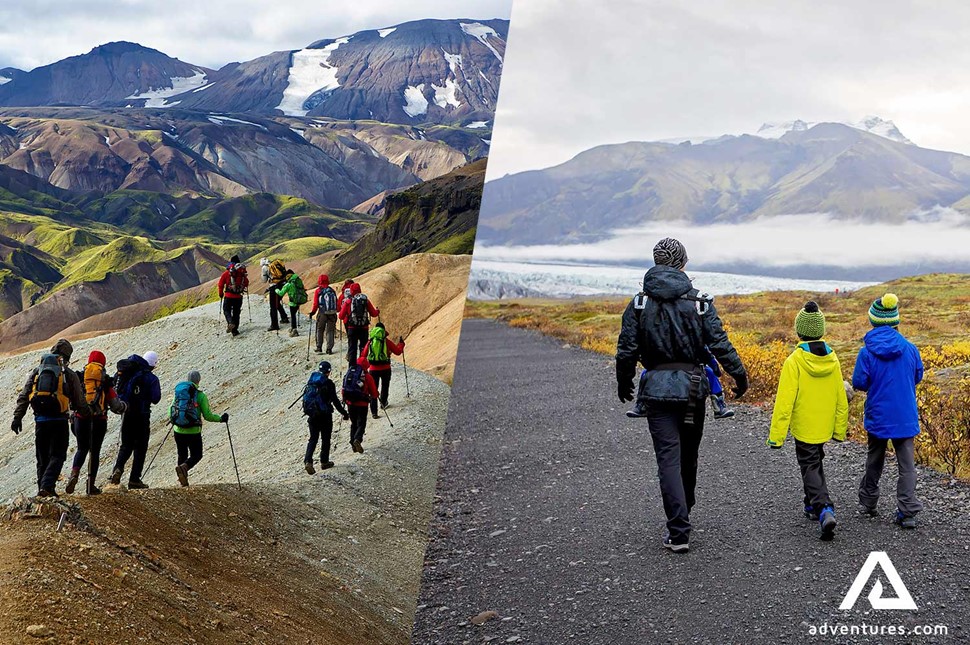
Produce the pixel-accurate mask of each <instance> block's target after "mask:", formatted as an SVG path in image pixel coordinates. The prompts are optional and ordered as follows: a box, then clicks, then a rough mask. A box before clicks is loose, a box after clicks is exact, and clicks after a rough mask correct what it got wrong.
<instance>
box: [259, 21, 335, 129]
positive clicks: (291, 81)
mask: <svg viewBox="0 0 970 645" xmlns="http://www.w3.org/2000/svg"><path fill="white" fill-rule="evenodd" d="M348 42H350V36H346V37H343V38H338V39H336V40H335V41H333V42H332V43H330V44H329V45H327V46H326V47H324V48H323V49H301V50H299V51H295V52H293V62H292V64H291V65H290V75H289V78H288V79H287V86H286V89H285V90H283V98H282V99H281V100H280V104H279V105H277V106H276V109H277V110H279V111H281V112H282V113H283V114H285V115H287V116H306V115H307V112H309V110H306V109H304V107H303V106H304V104H305V103H306V101H307V99H309V98H310V97H311V96H312V95H313V94H315V93H317V92H319V91H322V90H326V91H332V90H335V89H337V88H338V87H340V81H338V80H337V68H336V67H333V66H332V65H330V64H329V63H328V61H329V60H330V55H331V54H332V53H334V52H335V51H337V48H339V47H340V46H341V45H346V44H347V43H348Z"/></svg>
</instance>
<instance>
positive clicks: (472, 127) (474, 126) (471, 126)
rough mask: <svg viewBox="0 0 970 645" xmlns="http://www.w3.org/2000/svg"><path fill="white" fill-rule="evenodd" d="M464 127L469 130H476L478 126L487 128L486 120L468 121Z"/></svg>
mask: <svg viewBox="0 0 970 645" xmlns="http://www.w3.org/2000/svg"><path fill="white" fill-rule="evenodd" d="M465 127H466V128H468V129H470V130H477V129H479V128H487V127H488V121H472V122H471V123H469V124H468V125H466V126H465Z"/></svg>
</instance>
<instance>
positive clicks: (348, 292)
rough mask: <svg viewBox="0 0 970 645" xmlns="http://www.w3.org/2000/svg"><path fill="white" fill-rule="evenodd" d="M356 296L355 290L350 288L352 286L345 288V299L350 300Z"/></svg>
mask: <svg viewBox="0 0 970 645" xmlns="http://www.w3.org/2000/svg"><path fill="white" fill-rule="evenodd" d="M353 297H354V292H353V291H351V290H350V287H347V288H346V289H344V300H350V299H351V298H353Z"/></svg>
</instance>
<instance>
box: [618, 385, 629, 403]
mask: <svg viewBox="0 0 970 645" xmlns="http://www.w3.org/2000/svg"><path fill="white" fill-rule="evenodd" d="M616 395H617V396H618V397H619V398H620V403H625V402H627V401H632V400H633V381H617V382H616Z"/></svg>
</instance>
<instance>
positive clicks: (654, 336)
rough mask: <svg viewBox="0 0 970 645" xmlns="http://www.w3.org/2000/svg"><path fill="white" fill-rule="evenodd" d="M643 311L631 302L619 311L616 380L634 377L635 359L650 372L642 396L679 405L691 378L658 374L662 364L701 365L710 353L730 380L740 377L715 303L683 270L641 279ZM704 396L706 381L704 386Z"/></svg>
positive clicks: (659, 270) (657, 270) (657, 271)
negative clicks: (658, 367)
mask: <svg viewBox="0 0 970 645" xmlns="http://www.w3.org/2000/svg"><path fill="white" fill-rule="evenodd" d="M643 293H644V294H645V295H646V296H647V297H646V298H645V299H642V300H644V301H645V302H642V303H641V304H642V306H643V309H638V308H637V300H638V299H637V298H634V299H633V300H632V301H631V302H630V304H629V305H627V308H626V311H625V312H623V328H622V329H621V330H620V337H619V338H618V339H617V342H616V378H617V381H619V382H620V383H623V382H629V381H630V380H632V379H633V378H634V376H636V369H637V362H638V361H639V362H640V363H641V364H642V365H643V366H644V367H645V368H646V369H647V372H648V376H647V382H646V385H645V386H644V389H643V391H642V392H641V396H642V397H644V398H645V399H646V400H647V401H652V402H669V403H683V402H686V401H688V400H689V398H690V396H689V394H690V377H689V373H688V372H686V371H683V370H666V369H661V370H656V369H655V368H656V367H657V366H658V365H664V364H666V363H689V364H691V365H705V364H706V363H707V362H708V360H709V359H708V351H707V350H706V349H705V347H707V348H709V349H710V353H712V354H714V356H715V357H716V358H717V360H718V362H719V363H720V364H721V365H722V366H723V367H724V370H725V371H726V372H727V373H728V374H730V375H731V376H732V377H734V378H737V377H740V376H743V375H744V374H745V372H744V365H742V364H741V359H740V358H739V357H738V353H737V351H735V349H734V346H732V345H731V341H729V340H728V337H727V333H726V332H725V331H724V327H723V325H722V324H721V319H720V318H718V315H717V311H716V310H715V309H714V301H713V299H712V298H710V297H709V296H707V295H701V294H700V293H698V291H697V289H694V287H693V285H692V284H691V282H690V278H688V277H687V274H686V273H684V272H683V271H679V270H677V269H674V268H671V267H667V266H655V267H652V268H651V269H650V270H649V271H647V273H646V275H644V276H643ZM702 387H703V391H704V392H705V393H706V392H707V389H708V386H707V380H706V379H704V380H703V383H702Z"/></svg>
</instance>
